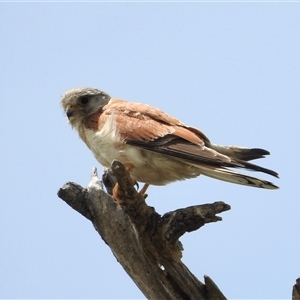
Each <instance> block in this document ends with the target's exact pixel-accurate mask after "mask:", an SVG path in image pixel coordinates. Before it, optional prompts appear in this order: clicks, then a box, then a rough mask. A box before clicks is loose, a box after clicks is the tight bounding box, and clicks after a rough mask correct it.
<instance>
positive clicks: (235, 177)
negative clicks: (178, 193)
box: [200, 166, 278, 190]
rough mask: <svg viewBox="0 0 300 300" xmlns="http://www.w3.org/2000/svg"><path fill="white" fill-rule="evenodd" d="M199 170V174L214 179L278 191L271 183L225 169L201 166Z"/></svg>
mask: <svg viewBox="0 0 300 300" xmlns="http://www.w3.org/2000/svg"><path fill="white" fill-rule="evenodd" d="M200 169H201V174H203V175H205V176H209V177H212V178H215V179H219V180H223V181H227V182H231V183H236V184H241V185H246V186H251V187H257V188H263V189H271V190H272V189H278V186H276V185H274V184H273V183H272V182H269V181H266V180H261V179H258V178H255V177H251V176H248V175H244V174H240V173H237V172H234V171H231V170H228V169H225V168H206V167H204V166H201V167H200Z"/></svg>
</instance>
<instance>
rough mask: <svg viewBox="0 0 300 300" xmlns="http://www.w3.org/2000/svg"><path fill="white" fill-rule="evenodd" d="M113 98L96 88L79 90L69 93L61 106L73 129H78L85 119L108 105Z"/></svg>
mask: <svg viewBox="0 0 300 300" xmlns="http://www.w3.org/2000/svg"><path fill="white" fill-rule="evenodd" d="M110 99H111V97H110V96H109V95H108V94H106V93H105V92H103V91H101V90H98V89H94V88H77V89H72V90H69V91H67V92H66V93H65V94H64V95H63V96H62V98H61V105H62V107H63V109H64V111H65V114H66V116H67V117H68V119H69V122H70V124H71V126H72V127H78V126H79V125H80V124H81V123H82V122H83V120H84V119H85V118H87V117H89V116H90V115H92V114H94V113H95V112H97V111H99V110H101V109H102V107H103V106H104V105H106V104H107V103H108V102H109V100H110Z"/></svg>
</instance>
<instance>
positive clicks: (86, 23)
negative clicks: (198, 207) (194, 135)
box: [0, 3, 300, 299]
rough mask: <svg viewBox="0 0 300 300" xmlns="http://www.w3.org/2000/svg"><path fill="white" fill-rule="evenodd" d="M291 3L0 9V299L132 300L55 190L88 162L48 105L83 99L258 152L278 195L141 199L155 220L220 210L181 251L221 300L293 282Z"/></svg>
mask: <svg viewBox="0 0 300 300" xmlns="http://www.w3.org/2000/svg"><path fill="white" fill-rule="evenodd" d="M299 15H300V3H62V4H61V3H26V4H24V3H1V4H0V34H1V45H0V62H1V66H0V73H1V100H0V101H1V102H0V103H1V104H0V105H1V110H0V114H1V118H0V130H1V148H0V149H1V156H0V159H1V169H0V175H1V209H0V235H1V237H0V239H1V247H0V297H1V298H124V299H132V298H143V295H142V293H141V292H140V291H139V290H138V288H137V287H136V286H135V284H134V283H133V282H132V281H131V279H130V278H129V277H128V276H127V274H126V273H125V271H124V270H123V269H122V267H121V266H120V265H119V264H118V262H117V261H116V259H115V258H114V256H113V255H112V253H111V251H110V249H109V248H108V246H107V245H105V243H104V242H103V241H102V240H101V238H100V237H99V236H98V234H97V232H96V231H95V230H94V228H93V226H92V224H91V223H90V222H89V221H87V220H86V219H84V218H83V217H82V216H81V215H79V214H78V213H77V212H75V211H74V210H72V209H71V208H70V207H68V206H67V205H66V204H65V203H64V202H63V201H61V200H60V199H59V198H58V197H57V195H56V193H57V191H58V189H59V188H60V187H61V186H62V185H63V184H64V183H65V182H67V181H75V182H77V183H79V184H81V185H83V186H86V184H87V183H88V182H89V176H90V172H91V170H92V167H93V166H97V167H98V169H99V171H101V170H102V168H101V166H99V165H98V163H97V162H96V161H95V159H94V157H93V155H92V154H91V153H90V151H89V150H88V148H87V147H86V146H85V145H84V144H83V142H81V140H80V139H79V137H78V136H77V134H76V132H75V131H72V129H71V127H70V126H69V125H68V124H67V121H66V118H65V116H64V114H63V111H62V109H61V107H60V105H59V101H60V96H61V95H62V94H63V93H64V92H65V91H66V90H67V89H70V88H73V87H82V86H91V87H98V88H100V89H103V90H104V91H106V92H107V93H109V94H110V95H112V96H114V97H120V98H123V99H126V100H130V101H137V102H143V103H148V104H151V105H153V106H156V107H159V108H161V109H163V110H165V111H166V112H168V113H169V114H171V115H174V116H176V117H177V118H179V119H181V120H182V121H183V122H185V123H187V124H188V125H191V126H195V127H198V128H199V129H201V130H203V131H204V132H205V133H206V135H207V136H208V137H209V138H210V139H211V141H212V142H214V143H217V144H224V145H240V146H247V147H261V148H265V149H268V150H269V151H270V152H271V154H272V155H271V156H270V157H268V158H266V159H264V160H261V161H259V164H261V165H262V166H265V167H268V168H271V169H274V170H276V171H277V172H278V173H279V174H280V180H277V179H276V178H274V179H273V178H270V177H269V176H268V175H266V176H265V175H264V174H259V173H257V176H259V177H261V178H265V179H267V180H271V181H273V182H274V183H275V184H277V185H279V186H280V190H278V191H270V190H261V189H254V188H248V187H242V186H238V185H233V184H229V183H225V182H221V181H217V180H213V179H210V178H205V177H200V178H197V179H193V180H188V181H184V182H178V183H174V184H171V185H168V186H165V187H151V188H150V190H149V197H148V199H147V202H148V203H149V205H151V206H154V207H155V208H156V210H157V211H158V212H159V213H161V214H163V213H165V212H168V211H170V210H173V209H177V208H181V207H186V206H190V205H194V204H201V203H209V202H214V201H218V200H223V201H225V202H226V203H229V204H230V205H231V206H232V209H231V210H230V211H229V212H226V213H223V214H222V217H223V221H222V222H218V223H214V224H209V225H206V226H205V227H203V228H202V229H200V230H198V231H197V232H193V233H190V234H186V235H185V236H184V237H183V238H182V239H181V241H182V242H183V245H184V249H185V251H184V252H183V261H184V263H186V265H187V266H188V267H189V268H190V270H191V271H192V272H193V273H194V274H195V275H196V276H197V277H198V278H199V279H200V280H203V275H205V274H207V275H209V276H211V277H212V279H213V280H214V281H215V282H216V283H217V284H218V286H219V287H220V289H221V290H222V291H223V292H224V294H225V295H226V296H227V297H228V298H230V299H234V298H235V299H236V298H243V299H245V298H248V299H254V298H255V299H257V298H261V299H263V298H268V299H270V298H272V299H275V298H276V299H283V298H291V290H292V285H293V284H294V283H295V279H296V278H297V277H298V276H300V273H299V272H300V260H299V249H300V239H299V236H300V234H299V232H300V217H299V213H300V199H299V198H300V197H299V188H298V184H299V182H298V180H299V169H300V164H299V158H298V152H299V148H300V143H299V129H300V128H299V127H300V126H299V112H300V104H299V103H300V100H299V96H300V88H299V82H300V68H299V65H300V55H299V53H300V38H299V31H300V17H299Z"/></svg>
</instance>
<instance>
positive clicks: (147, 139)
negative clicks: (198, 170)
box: [85, 99, 277, 176]
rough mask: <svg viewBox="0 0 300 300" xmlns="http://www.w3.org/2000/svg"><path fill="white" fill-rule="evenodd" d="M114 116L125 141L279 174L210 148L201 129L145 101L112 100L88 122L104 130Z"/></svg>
mask: <svg viewBox="0 0 300 300" xmlns="http://www.w3.org/2000/svg"><path fill="white" fill-rule="evenodd" d="M111 117H113V119H114V126H115V130H116V133H117V134H118V135H119V137H120V138H121V139H122V140H123V141H124V142H125V143H127V144H130V145H134V146H136V147H139V148H141V149H144V150H148V151H153V152H156V153H161V154H164V155H167V156H172V157H176V158H178V159H183V160H185V161H187V162H190V163H192V164H195V165H207V166H212V167H213V166H214V167H233V168H236V167H240V168H247V169H251V170H255V171H261V172H265V173H268V174H271V175H273V176H276V175H277V173H276V172H274V171H271V170H268V169H265V168H261V167H259V166H256V165H254V164H250V163H248V162H245V161H242V160H240V159H234V158H232V157H230V156H228V155H225V154H222V153H220V152H221V151H220V152H219V151H217V150H215V149H213V148H210V145H211V144H210V141H209V139H208V138H207V137H206V136H205V135H204V134H203V133H202V132H201V131H200V130H198V129H196V128H193V127H188V126H185V125H184V124H183V123H182V122H180V121H179V120H177V119H175V118H173V117H171V116H169V115H168V114H166V113H164V112H162V111H161V110H159V109H157V108H154V107H152V106H149V105H146V104H140V103H131V102H127V101H123V100H119V99H111V100H110V102H109V103H108V104H107V105H106V106H104V107H103V110H102V111H100V112H98V113H96V114H94V115H92V116H90V117H89V118H88V119H87V120H86V123H85V125H86V127H88V128H91V129H94V130H101V128H102V127H103V126H104V124H105V122H106V121H107V120H108V119H109V118H111Z"/></svg>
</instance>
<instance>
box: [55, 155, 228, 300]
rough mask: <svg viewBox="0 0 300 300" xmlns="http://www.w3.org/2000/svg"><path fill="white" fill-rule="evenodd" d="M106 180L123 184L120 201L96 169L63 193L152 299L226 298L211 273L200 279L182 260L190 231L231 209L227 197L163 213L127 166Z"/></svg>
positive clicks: (113, 168)
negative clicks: (147, 197)
mask: <svg viewBox="0 0 300 300" xmlns="http://www.w3.org/2000/svg"><path fill="white" fill-rule="evenodd" d="M104 179H105V180H104V182H105V184H106V185H107V186H108V190H109V191H111V190H112V188H113V186H114V184H115V183H116V182H118V184H119V189H118V191H119V194H118V198H119V200H120V199H121V202H119V204H118V203H117V202H116V201H115V200H114V199H113V198H112V197H111V196H110V195H108V194H107V193H105V192H104V190H103V186H102V182H101V181H100V180H99V178H98V177H97V170H96V169H95V168H94V169H93V172H92V176H91V181H90V183H89V185H88V187H87V188H83V187H81V186H79V185H78V184H76V183H72V182H68V183H66V184H65V185H64V186H63V187H62V188H60V190H59V191H58V196H59V197H60V198H61V199H62V200H64V201H65V202H66V203H67V204H68V205H70V206H71V207H72V208H73V209H75V210H76V211H78V212H79V213H81V214H82V215H83V216H84V217H86V218H87V219H89V220H90V221H91V222H92V223H93V225H94V227H95V229H96V230H97V231H98V233H99V234H100V236H101V237H102V239H103V240H104V241H105V243H106V244H107V245H108V246H109V247H110V249H111V251H112V252H113V254H114V256H115V257H116V259H117V260H118V262H120V264H121V265H122V266H123V268H124V270H125V271H126V272H127V274H128V275H129V276H130V277H131V278H132V280H133V281H134V282H135V283H136V285H137V286H138V287H139V289H140V290H141V291H142V292H143V294H144V295H145V297H146V298H148V299H200V300H202V299H203V300H209V299H213V300H218V299H220V300H223V299H226V297H225V296H224V295H223V294H222V292H221V291H220V290H219V288H218V287H217V285H216V284H215V283H214V282H213V281H212V279H211V278H209V277H208V276H204V283H202V282H200V281H199V280H198V279H197V278H196V277H195V276H194V275H193V274H192V273H191V272H190V271H189V269H188V268H187V267H186V266H185V265H184V264H183V263H182V261H181V257H182V249H183V248H182V245H181V243H180V241H179V240H178V239H179V238H180V237H181V236H182V235H183V234H184V233H186V232H191V231H194V230H197V229H199V228H200V227H202V226H203V225H205V224H207V223H211V222H217V221H221V220H222V219H221V218H220V217H218V216H216V214H218V213H221V212H224V211H227V210H229V209H230V206H229V205H228V204H226V203H224V202H215V203H212V204H203V205H196V206H190V207H187V208H183V209H178V210H175V211H172V212H168V213H166V214H164V215H163V216H161V215H159V214H158V213H157V212H156V211H155V209H154V208H153V207H150V206H148V205H147V204H146V202H145V199H144V197H143V196H141V195H140V194H139V193H138V192H137V191H136V189H135V188H134V186H133V184H132V181H131V178H130V175H129V173H128V172H127V171H126V169H125V168H124V166H123V165H122V164H121V163H120V162H117V161H114V162H113V164H112V166H111V171H109V172H106V175H105V176H104Z"/></svg>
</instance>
